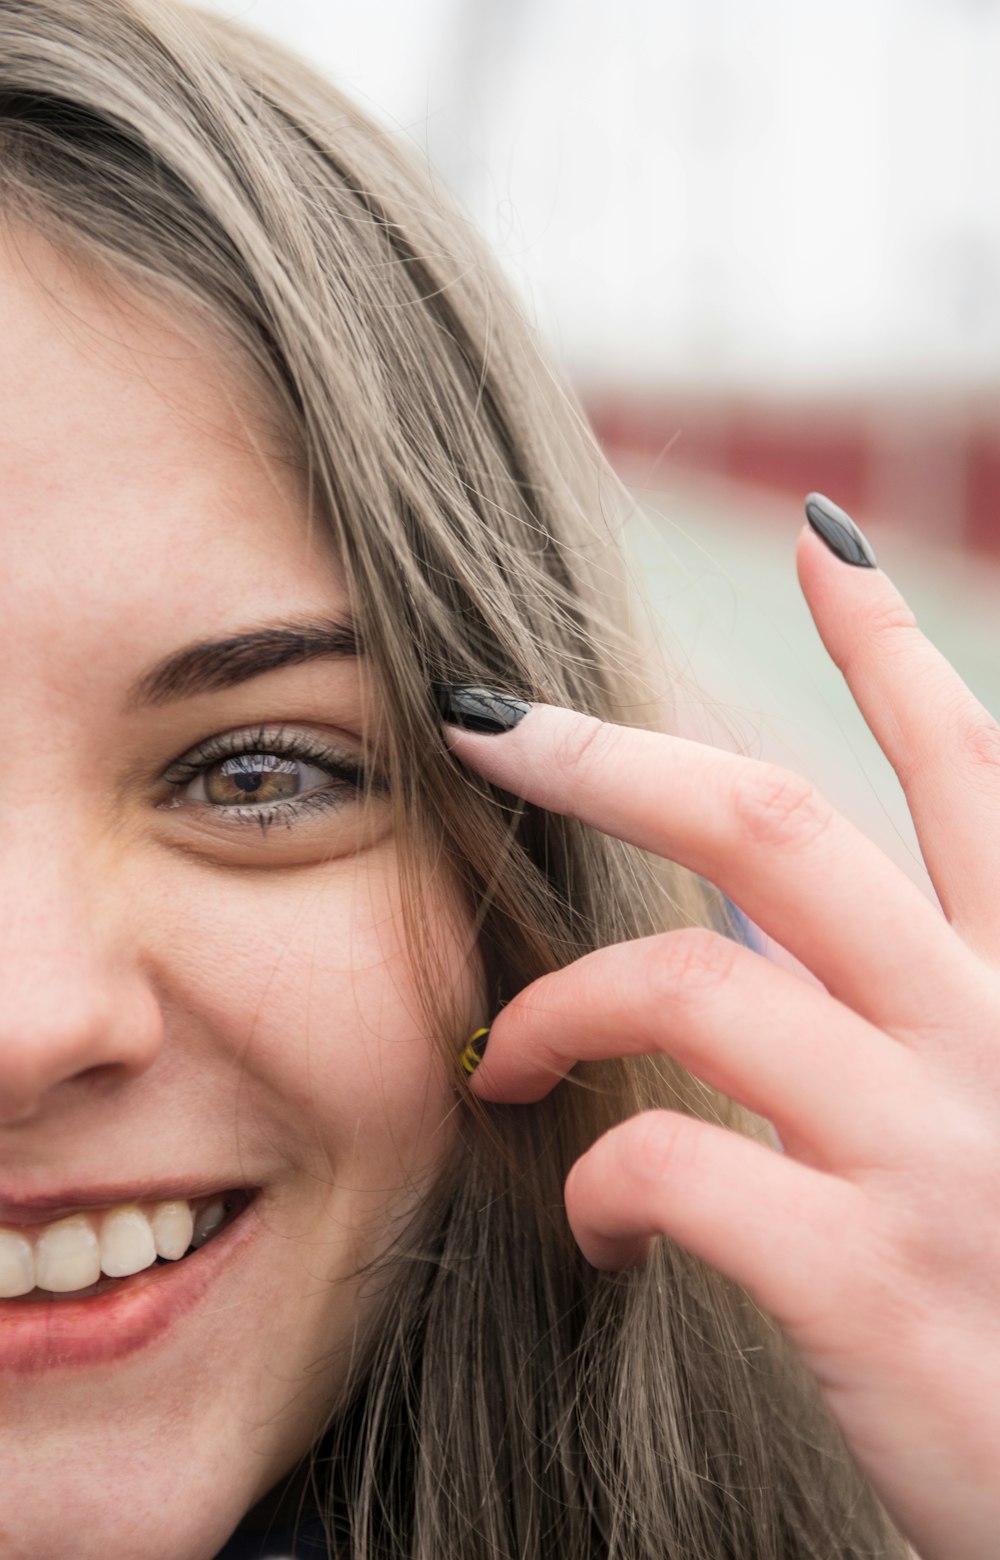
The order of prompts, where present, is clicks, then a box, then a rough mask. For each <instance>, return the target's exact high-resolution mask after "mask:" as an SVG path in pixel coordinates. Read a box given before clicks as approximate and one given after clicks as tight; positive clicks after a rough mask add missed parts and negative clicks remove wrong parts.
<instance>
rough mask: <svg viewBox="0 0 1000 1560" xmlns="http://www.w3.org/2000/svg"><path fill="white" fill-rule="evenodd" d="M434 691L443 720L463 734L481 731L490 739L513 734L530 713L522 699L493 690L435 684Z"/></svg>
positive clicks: (435, 701)
mask: <svg viewBox="0 0 1000 1560" xmlns="http://www.w3.org/2000/svg"><path fill="white" fill-rule="evenodd" d="M433 691H434V703H435V704H436V706H437V709H438V713H439V714H440V716H441V718H442V720H444V721H445V722H446V723H447V724H448V725H451V726H458V727H460V728H461V729H462V730H463V731H480V732H482V733H483V734H484V735H487V736H491V735H492V736H499V735H501V734H502V733H503V732H505V731H511V730H513V728H514V727H515V726H516V725H517V723H518V721H520V720H523V719H524V717H525V715H527V713H528V711H529V710H530V709H531V705H530V704H527V703H525V701H524V700H523V699H516V698H515V697H514V696H513V694H510V693H499V692H498V691H497V690H496V689H493V688H472V687H468V686H465V685H459V686H455V685H449V684H446V683H435V684H434V689H433Z"/></svg>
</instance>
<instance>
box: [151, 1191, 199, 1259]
mask: <svg viewBox="0 0 1000 1560" xmlns="http://www.w3.org/2000/svg"><path fill="white" fill-rule="evenodd" d="M149 1222H150V1225H151V1226H152V1230H153V1239H154V1240H155V1242H156V1254H157V1256H158V1257H166V1258H167V1260H168V1261H170V1262H176V1261H177V1259H178V1257H182V1256H183V1255H184V1253H185V1251H187V1249H188V1247H189V1246H190V1244H191V1236H192V1234H193V1233H194V1217H193V1215H192V1213H191V1209H190V1207H189V1206H188V1204H187V1203H186V1202H165V1203H158V1204H157V1206H156V1207H155V1208H154V1209H153V1212H152V1215H151V1217H150V1220H149Z"/></svg>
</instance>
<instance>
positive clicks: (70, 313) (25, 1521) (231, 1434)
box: [0, 231, 480, 1560]
mask: <svg viewBox="0 0 1000 1560" xmlns="http://www.w3.org/2000/svg"><path fill="white" fill-rule="evenodd" d="M0 339H2V341H3V343H4V348H3V365H4V366H3V375H2V378H0V664H2V666H3V676H2V678H0V725H2V729H3V754H4V774H5V776H6V782H7V784H6V787H5V800H4V807H3V812H2V819H0V902H2V904H3V906H4V911H3V936H2V938H0V1199H2V1198H3V1197H8V1198H14V1199H17V1200H24V1201H29V1200H31V1199H32V1198H33V1197H36V1196H38V1195H40V1194H41V1193H43V1192H45V1191H47V1190H49V1189H50V1188H51V1187H52V1186H53V1185H54V1184H58V1185H59V1187H64V1186H70V1187H73V1186H77V1187H80V1188H86V1187H88V1186H91V1185H94V1184H97V1183H103V1182H106V1181H108V1180H109V1179H112V1178H113V1179H114V1180H115V1181H116V1182H122V1183H127V1182H129V1181H130V1180H133V1179H134V1180H135V1182H136V1183H137V1184H138V1183H141V1182H144V1181H146V1180H147V1179H151V1178H152V1179H157V1180H161V1181H162V1180H164V1179H170V1178H171V1177H174V1176H176V1177H177V1179H178V1180H179V1181H180V1182H182V1183H184V1182H186V1181H188V1180H189V1179H190V1178H192V1177H197V1178H199V1179H202V1180H204V1181H205V1182H208V1183H212V1184H214V1185H217V1186H233V1187H236V1186H244V1185H250V1186H255V1187H259V1188H260V1189H261V1191H260V1196H259V1202H258V1207H259V1216H256V1217H257V1233H256V1235H255V1237H254V1239H253V1241H252V1242H251V1243H250V1244H249V1246H248V1248H247V1249H244V1250H241V1251H240V1253H239V1254H238V1256H237V1257H236V1258H234V1259H233V1260H232V1262H231V1263H230V1264H229V1265H228V1267H227V1268H226V1270H225V1271H224V1272H222V1273H221V1274H220V1275H219V1277H218V1279H217V1280H216V1283H215V1286H214V1288H213V1291H212V1293H211V1294H210V1296H209V1297H208V1299H207V1300H206V1301H204V1302H202V1303H200V1304H199V1305H198V1307H197V1308H196V1309H194V1310H193V1311H192V1312H191V1313H190V1314H189V1315H187V1316H185V1318H184V1319H183V1320H182V1321H181V1322H180V1323H179V1324H178V1325H177V1326H176V1327H175V1328H174V1329H173V1330H172V1331H171V1332H169V1333H168V1334H167V1335H166V1337H165V1338H164V1339H162V1340H158V1341H157V1342H156V1344H155V1345H154V1346H152V1347H146V1348H142V1349H140V1350H139V1351H138V1352H136V1353H133V1354H130V1355H129V1356H128V1357H126V1358H124V1359H122V1360H119V1361H117V1362H115V1363H113V1364H110V1365H98V1366H86V1367H84V1368H75V1367H74V1368H72V1369H55V1370H49V1371H47V1372H43V1373H42V1374H40V1375H32V1376H29V1377H26V1378H25V1377H21V1376H17V1375H10V1374H6V1373H4V1372H2V1371H0V1401H2V1405H3V1408H2V1414H0V1468H2V1470H3V1472H2V1479H0V1551H2V1553H3V1555H4V1557H5V1560H38V1557H39V1556H45V1557H46V1560H108V1557H109V1556H114V1555H121V1556H126V1557H130V1556H137V1555H140V1554H141V1555H142V1556H143V1560H207V1557H209V1556H211V1555H214V1554H215V1552H216V1550H217V1549H218V1548H219V1547H220V1546H221V1544H222V1543H223V1542H224V1540H225V1539H226V1538H227V1536H228V1535H229V1533H230V1532H231V1531H232V1530H233V1528H235V1527H236V1525H237V1524H238V1523H239V1522H240V1520H241V1518H242V1517H243V1515H244V1513H245V1512H246V1511H247V1510H248V1508H250V1507H251V1506H252V1505H253V1504H254V1502H256V1501H258V1500H260V1499H261V1497H263V1496H264V1495H265V1493H266V1492H267V1491H268V1490H270V1489H271V1488H272V1487H273V1486H274V1485H275V1483H276V1481H277V1480H279V1479H280V1478H281V1476H282V1475H283V1474H284V1473H285V1472H286V1471H287V1470H288V1469H289V1468H290V1467H291V1466H292V1464H293V1463H294V1462H295V1460H296V1459H297V1458H298V1457H299V1456H300V1455H301V1454H302V1453H303V1452H304V1451H305V1449H306V1448H307V1447H308V1446H309V1445H310V1444H311V1442H312V1440H313V1439H314V1437H315V1435H316V1434H317V1432H318V1430H319V1428H320V1427H321V1425H322V1422H323V1420H324V1418H325V1415H326V1413H327V1411H328V1410H329V1409H330V1408H331V1406H332V1405H333V1404H334V1402H335V1401H336V1397H337V1393H338V1390H339V1386H340V1383H341V1381H342V1378H343V1373H344V1368H345V1363H346V1360H347V1357H348V1354H349V1352H350V1349H351V1347H352V1346H353V1344H354V1342H355V1340H356V1338H357V1337H358V1336H363V1334H364V1328H365V1325H366V1320H367V1317H368V1315H369V1312H370V1305H371V1302H370V1301H369V1299H368V1298H367V1295H366V1292H365V1291H364V1289H363V1286H362V1285H361V1284H360V1283H359V1281H358V1279H357V1278H356V1277H355V1272H356V1268H357V1266H358V1264H359V1263H360V1262H362V1261H365V1260H368V1259H369V1258H371V1257H374V1256H376V1255H377V1254H378V1253H379V1252H380V1251H381V1250H382V1249H383V1247H384V1245H385V1243H386V1241H387V1238H388V1236H389V1235H390V1234H391V1233H395V1232H396V1230H397V1229H398V1228H399V1225H400V1223H403V1224H405V1223H406V1221H407V1220H408V1219H409V1217H410V1215H411V1212H412V1210H413V1209H414V1208H415V1206H416V1205H417V1202H418V1199H419V1190H420V1188H421V1187H422V1186H423V1185H425V1184H426V1183H427V1181H428V1180H429V1179H430V1178H431V1177H432V1176H433V1175H434V1174H435V1172H436V1170H437V1168H438V1165H439V1163H440V1160H441V1156H442V1155H443V1153H444V1152H445V1150H446V1148H447V1146H448V1143H449V1141H450V1139H451V1134H452V1131H453V1123H454V1104H455V1095H454V1086H453V1082H452V1079H451V1074H450V1072H449V1069H448V1067H447V1065H446V1059H445V1058H444V1057H443V1056H442V1054H441V1049H440V1045H438V1044H435V1041H439V1040H440V1037H439V1036H431V1035H430V1034H428V1032H427V1029H426V1027H425V1021H424V1019H423V1017H422V1015H421V1012H420V1008H419V1003H418V1000H417V994H416V987H415V978H414V973H415V972H414V970H413V968H412V965H411V961H410V955H409V953H408V951H407V949H406V947H405V945H404V942H403V937H402V929H401V919H400V906H399V885H398V882H397V876H396V843H395V839H394V835H393V830H392V826H391V808H390V804H389V802H388V800H387V799H385V798H382V797H379V796H376V797H375V798H374V799H373V801H372V803H371V805H370V806H369V807H368V808H367V809H366V808H364V807H362V806H361V805H360V803H359V802H358V800H357V797H356V796H352V795H351V793H350V792H349V790H346V789H345V788H344V787H343V784H341V791H340V793H339V794H340V801H341V805H340V806H338V807H337V808H335V809H330V810H324V811H319V810H317V811H315V812H311V813H307V814H305V815H304V816H303V817H302V819H301V821H299V822H296V823H294V825H292V824H291V822H290V821H288V820H287V819H286V820H284V821H282V822H277V823H274V824H273V825H272V826H271V827H270V829H268V830H267V832H266V833H262V831H261V829H260V827H259V826H258V825H257V824H256V823H255V822H253V821H252V820H251V821H250V822H245V823H236V822H234V821H232V820H231V819H227V818H224V817H222V816H221V812H222V802H221V801H220V800H219V793H218V790H215V791H213V793H212V798H213V803H214V810H213V806H212V805H209V801H208V800H206V796H207V794H208V793H207V792H204V791H199V790H198V789H197V788H196V787H195V788H192V787H188V789H187V790H186V791H181V792H177V791H175V790H173V788H172V787H170V786H168V785H167V784H166V783H165V781H164V779H163V776H164V773H165V771H167V770H168V769H169V767H170V765H171V764H172V763H173V762H174V761H175V760H177V759H178V758H180V757H181V756H182V755H185V754H187V753H189V752H190V751H191V750H192V749H194V748H195V747H196V746H197V745H198V744H200V743H203V742H204V741H205V740H206V739H209V738H211V737H214V736H216V735H218V734H220V733H232V732H239V731H246V730H250V731H253V730H255V729H257V728H259V727H261V726H264V725H266V726H268V727H271V726H274V727H282V728H284V730H285V731H286V732H287V733H289V734H294V735H296V736H298V735H306V736H309V737H310V738H312V739H313V740H315V741H324V742H325V741H328V742H329V743H331V744H332V745H335V746H336V747H337V748H338V749H339V750H344V751H346V753H347V754H348V755H356V754H357V752H358V750H359V747H360V735H359V733H360V717H361V712H362V707H363V704H364V702H365V700H367V699H371V698H373V697H374V694H373V691H372V689H371V687H370V686H369V683H368V681H367V679H366V677H365V675H364V674H363V671H362V668H361V667H360V665H359V663H358V661H357V660H355V659H343V658H342V659H336V658H332V659H327V660H318V661H314V662H311V663H309V664H303V665H298V666H296V665H290V666H285V667H282V668H280V669H276V670H273V671H270V672H268V673H267V674H266V675H263V676H259V677H256V678H254V679H252V680H251V681H248V682H245V683H242V684H240V685H238V686H234V687H231V688H228V689H225V690H221V691H215V692H203V693H199V694H197V695H196V696H192V697H186V698H180V699H178V700H176V701H173V702H171V703H169V704H164V705H161V706H150V707H145V708H132V707H130V706H129V704H128V702H127V697H126V694H127V690H128V688H129V686H130V685H131V684H132V683H133V682H134V681H135V679H137V678H139V677H141V676H142V675H143V674H144V673H145V672H146V670H147V669H148V668H149V667H150V666H151V665H152V664H153V663H155V662H157V661H158V660H160V659H161V658H162V657H163V656H165V655H168V654H170V653H172V652H173V651H175V650H176V649H178V648H179V647H181V646H184V645H187V644H189V643H191V642H194V641H201V640H206V639H216V638H221V637H224V636H226V635H229V634H232V633H236V632H239V631H242V630H245V629H247V628H249V627H251V626H257V625H259V624H262V623H273V622H276V621H283V620H286V619H299V618H303V617H323V618H328V617H330V616H333V615H336V614H337V613H338V612H339V611H340V610H341V609H343V607H344V606H345V601H344V586H343V579H342V576H341V571H340V569H339V567H338V565H337V561H336V559H335V558H334V557H333V554H332V549H331V547H330V544H329V542H328V541H326V540H324V532H323V528H322V526H321V525H318V526H315V527H314V535H313V537H312V539H311V540H310V537H309V528H308V526H307V521H306V514H305V508H304V501H303V497H302V493H301V491H300V479H299V476H298V474H297V473H296V471H295V470H294V469H293V468H292V467H291V466H290V465H289V464H288V463H287V461H286V460H284V459H283V457H282V454H281V452H280V451H275V450H273V449H272V448H271V446H273V445H274V443H275V441H274V438H273V430H270V429H268V428H267V427H266V426H265V424H264V420H263V419H262V420H260V421H257V420H255V418H254V416H253V415H252V412H253V401H252V397H251V394H250V391H249V388H248V386H247V384H246V383H245V382H243V381H241V380H240V377H239V373H238V369H239V365H238V364H234V362H233V360H232V354H230V360H229V362H228V363H223V361H222V359H221V356H219V355H218V354H216V352H215V351H214V350H213V345H212V343H211V342H208V341H206V340H204V339H203V338H201V337H199V336H198V335H197V334H196V333H193V332H192V331H191V330H189V329H187V328H185V323H184V322H182V321H180V320H178V319H175V318H172V317H171V316H170V315H169V314H167V313H165V312H164V311H163V310H162V309H157V308H154V307H153V306H152V305H151V304H147V303H142V302H141V301H140V300H138V299H137V298H135V297H130V298H126V297H125V295H122V296H115V295H112V294H111V293H109V291H108V289H107V287H105V288H104V289H103V290H102V291H100V292H98V291H95V290H93V289H92V287H91V286H90V285H89V283H88V282H87V281H86V280H85V279H84V278H83V277H82V276H80V275H79V274H77V273H76V272H75V270H74V269H73V268H71V267H69V266H67V265H66V264H65V263H64V262H63V261H61V260H59V259H57V257H56V256H55V254H54V253H53V252H52V251H50V250H49V249H48V248H47V247H46V246H44V245H43V244H42V243H41V242H40V241H39V240H37V239H36V238H34V237H33V236H32V235H31V234H30V233H26V232H24V231H18V232H17V234H16V241H15V242H13V243H11V242H5V243H3V244H0ZM230 370H235V371H236V372H235V377H231V376H230ZM248 750H249V751H250V752H259V751H262V750H263V751H266V750H267V745H266V743H262V744H258V745H256V746H255V745H254V743H253V742H250V743H249V744H248ZM214 773H215V779H214V781H213V785H215V786H217V785H218V772H217V770H216V771H215V772H214ZM295 773H296V775H297V777H298V780H297V784H298V787H299V790H300V791H301V792H312V791H318V790H321V789H323V788H324V787H328V786H329V785H330V784H331V781H330V779H329V777H328V776H327V775H325V774H324V773H323V772H321V771H320V770H319V769H318V768H317V767H316V761H315V760H310V761H309V762H308V763H300V764H299V765H298V768H297V769H296V771H295ZM204 783H207V782H203V784H204ZM168 800H171V801H173V803H174V804H175V805H173V806H172V807H170V808H166V807H165V806H164V805H163V804H164V803H165V802H166V801H168ZM428 890H429V893H430V895H431V898H430V908H429V911H428V923H429V924H431V925H434V926H435V927H436V928H437V932H438V935H439V936H440V938H441V939H442V943H443V947H444V950H445V953H446V956H447V959H448V965H449V966H450V967H451V968H453V969H454V971H455V980H456V990H457V993H458V1000H459V1001H460V1002H461V1003H462V1004H464V1005H466V1006H467V1007H468V1011H469V1017H470V1023H471V1022H472V1021H473V1019H474V1017H475V1016H476V1015H477V1013H478V1008H477V1003H478V1002H479V1000H480V999H479V996H478V993H477V989H476V982H477V966H476V961H475V958H474V957H471V958H470V945H471V942H472V937H471V932H470V931H469V929H468V928H467V927H466V926H465V925H464V924H463V921H462V917H461V916H460V915H459V914H458V912H457V909H456V904H455V902H454V898H453V892H452V889H451V888H450V886H449V885H448V884H447V883H438V884H437V885H436V886H435V883H434V881H433V880H432V879H430V878H429V879H428ZM249 1216H250V1217H255V1215H254V1214H253V1213H251V1215H249ZM0 1223H3V1217H2V1209H0ZM13 1303H14V1302H0V1328H2V1326H3V1315H4V1313H3V1305H4V1304H13Z"/></svg>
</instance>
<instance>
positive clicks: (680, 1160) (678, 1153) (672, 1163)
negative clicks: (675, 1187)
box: [624, 1110, 700, 1182]
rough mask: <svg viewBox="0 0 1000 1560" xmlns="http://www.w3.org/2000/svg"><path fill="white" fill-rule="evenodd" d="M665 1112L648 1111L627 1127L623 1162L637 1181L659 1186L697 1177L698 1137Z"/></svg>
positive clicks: (687, 1125) (686, 1126) (684, 1121)
mask: <svg viewBox="0 0 1000 1560" xmlns="http://www.w3.org/2000/svg"><path fill="white" fill-rule="evenodd" d="M689 1126H690V1124H689V1123H688V1122H687V1121H686V1120H685V1119H684V1118H683V1117H680V1116H674V1115H671V1114H670V1113H669V1112H668V1111H661V1110H649V1111H644V1112H643V1114H642V1115H640V1116H633V1118H632V1119H631V1121H629V1122H628V1123H627V1125H626V1128H625V1131H626V1133H627V1137H626V1141H625V1145H624V1147H625V1155H624V1157H625V1160H626V1163H627V1166H628V1168H629V1170H630V1171H631V1172H632V1174H633V1175H634V1176H636V1177H637V1179H639V1180H640V1181H657V1182H662V1181H664V1180H667V1179H672V1178H675V1177H677V1176H681V1177H683V1178H684V1179H689V1178H691V1177H692V1176H696V1175H697V1160H698V1150H699V1144H700V1136H699V1134H698V1133H697V1132H696V1131H695V1132H692V1131H690V1130H689Z"/></svg>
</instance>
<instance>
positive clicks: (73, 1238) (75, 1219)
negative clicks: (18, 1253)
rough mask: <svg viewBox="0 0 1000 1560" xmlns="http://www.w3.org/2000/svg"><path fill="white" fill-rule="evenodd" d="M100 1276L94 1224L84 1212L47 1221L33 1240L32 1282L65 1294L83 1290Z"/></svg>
mask: <svg viewBox="0 0 1000 1560" xmlns="http://www.w3.org/2000/svg"><path fill="white" fill-rule="evenodd" d="M100 1276H101V1249H100V1245H99V1244H98V1240H97V1235H96V1234H95V1232H94V1226H93V1225H92V1224H91V1222H90V1220H89V1219H88V1218H86V1217H85V1216H84V1215H83V1214H80V1213H76V1214H73V1215H72V1217H71V1218H69V1219H60V1220H59V1221H58V1222H57V1223H56V1224H50V1225H49V1227H48V1229H47V1230H45V1231H43V1233H42V1234H41V1235H40V1236H39V1237H38V1239H37V1240H36V1242H35V1283H36V1284H37V1285H38V1287H39V1289H48V1290H50V1291H51V1293H53V1294H58V1295H66V1294H69V1293H70V1292H71V1291H72V1290H74V1289H86V1287H87V1285H88V1284H96V1283H97V1280H98V1279H99V1278H100Z"/></svg>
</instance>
